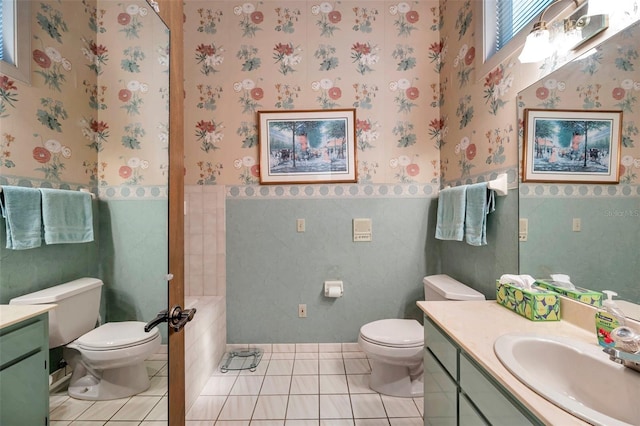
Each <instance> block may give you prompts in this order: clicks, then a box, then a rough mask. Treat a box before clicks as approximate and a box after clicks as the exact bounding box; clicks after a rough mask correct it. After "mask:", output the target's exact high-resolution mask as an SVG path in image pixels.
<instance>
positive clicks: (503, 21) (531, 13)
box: [495, 0, 554, 52]
mask: <svg viewBox="0 0 640 426" xmlns="http://www.w3.org/2000/svg"><path fill="white" fill-rule="evenodd" d="M553 1H554V0H534V1H532V0H497V1H496V17H495V18H496V21H495V22H496V41H495V43H496V44H495V52H497V51H498V50H500V49H501V48H503V47H504V46H505V45H506V44H507V43H508V42H509V40H511V39H512V38H513V36H515V35H516V34H517V33H518V31H520V30H521V29H523V28H524V27H525V26H527V25H528V24H529V23H531V21H532V20H533V19H534V18H535V17H536V16H538V15H539V14H540V13H542V11H543V10H544V8H545V7H547V6H548V5H549V4H551V3H552V2H553Z"/></svg>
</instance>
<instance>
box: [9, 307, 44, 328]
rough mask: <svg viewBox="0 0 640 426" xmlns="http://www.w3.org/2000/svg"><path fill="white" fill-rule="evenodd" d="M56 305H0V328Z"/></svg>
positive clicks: (36, 314)
mask: <svg viewBox="0 0 640 426" xmlns="http://www.w3.org/2000/svg"><path fill="white" fill-rule="evenodd" d="M55 307H56V305H0V329H2V328H5V327H8V326H10V325H13V324H16V323H19V322H20V321H24V320H26V319H29V318H32V317H35V316H38V315H40V314H42V313H44V312H49V311H50V310H51V309H53V308H55Z"/></svg>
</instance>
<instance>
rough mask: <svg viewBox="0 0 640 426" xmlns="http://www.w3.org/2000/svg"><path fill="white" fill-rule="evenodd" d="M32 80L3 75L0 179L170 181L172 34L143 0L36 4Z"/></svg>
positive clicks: (67, 183)
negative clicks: (167, 175)
mask: <svg viewBox="0 0 640 426" xmlns="http://www.w3.org/2000/svg"><path fill="white" fill-rule="evenodd" d="M31 21H32V22H31V31H32V41H31V47H32V63H31V70H32V72H31V84H30V85H29V84H25V83H24V82H21V81H16V80H14V79H12V78H11V77H9V76H6V75H0V128H1V132H0V175H1V179H2V182H3V183H4V184H20V185H31V186H42V185H46V186H49V185H50V186H54V187H62V188H75V187H78V186H79V187H93V188H95V187H98V186H100V187H110V186H131V185H141V184H145V185H166V171H167V165H168V160H167V146H168V137H167V123H168V118H167V117H168V52H167V49H168V35H167V33H166V32H165V30H164V29H163V28H162V27H161V26H159V25H158V24H159V23H160V20H159V18H158V17H157V16H155V12H154V11H153V10H152V9H151V8H150V6H149V5H148V4H147V3H146V2H145V1H135V0H134V1H129V2H115V1H113V2H111V1H109V2H98V3H96V2H95V1H91V0H78V1H69V2H58V1H42V2H33V4H32V20H31Z"/></svg>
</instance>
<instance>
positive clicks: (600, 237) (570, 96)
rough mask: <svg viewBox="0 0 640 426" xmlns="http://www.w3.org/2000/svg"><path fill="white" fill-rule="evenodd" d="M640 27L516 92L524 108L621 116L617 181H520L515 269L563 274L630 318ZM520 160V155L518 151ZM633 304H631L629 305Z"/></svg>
mask: <svg viewBox="0 0 640 426" xmlns="http://www.w3.org/2000/svg"><path fill="white" fill-rule="evenodd" d="M639 52H640V23H639V22H636V23H634V24H632V25H631V26H629V27H628V28H626V29H624V30H622V31H620V32H619V33H617V34H616V35H614V36H612V37H611V38H609V39H608V40H606V41H604V42H603V43H602V44H600V45H599V46H597V47H595V48H594V49H592V50H590V51H589V52H587V53H586V54H584V55H582V56H581V57H579V58H577V59H575V60H574V61H572V62H570V63H568V64H566V65H564V66H563V67H561V68H559V69H557V70H556V71H554V72H552V73H551V74H549V75H547V76H546V77H544V78H543V79H541V80H539V81H537V82H536V83H534V84H533V85H531V86H529V87H528V88H526V89H524V90H522V91H521V92H520V93H519V94H518V101H519V102H518V119H519V122H522V120H523V117H524V110H525V109H526V108H542V109H573V110H618V111H619V110H622V111H623V117H622V145H621V150H620V151H621V156H620V164H621V166H620V183H619V184H614V185H606V184H586V183H580V184H562V183H554V182H548V183H543V184H540V183H522V182H521V183H520V188H519V196H520V200H519V202H520V206H519V209H520V210H519V217H520V219H521V220H522V219H526V220H527V221H528V233H527V236H526V241H523V240H522V238H520V243H519V270H520V273H521V274H529V275H532V276H534V277H536V278H548V277H549V275H550V274H553V273H559V274H567V275H569V276H570V277H571V282H572V283H573V284H574V285H576V286H578V287H583V288H588V289H593V290H598V291H602V290H613V291H615V292H617V293H618V294H619V297H620V298H622V299H625V300H626V301H628V302H632V304H626V303H624V302H623V303H621V308H623V311H625V314H626V315H627V316H632V317H635V318H640V313H639V314H633V313H632V311H633V310H636V311H637V310H638V307H637V304H640V282H639V279H640V248H639V247H638V245H639V244H638V236H640V186H639V184H640V170H639V169H640V133H639V131H638V129H639V128H640V118H639V117H640V102H639V99H640V78H639V74H638V72H639V71H640V58H639V55H638V53H639ZM520 158H521V159H522V158H523V157H522V151H521V152H520ZM633 304H636V306H633Z"/></svg>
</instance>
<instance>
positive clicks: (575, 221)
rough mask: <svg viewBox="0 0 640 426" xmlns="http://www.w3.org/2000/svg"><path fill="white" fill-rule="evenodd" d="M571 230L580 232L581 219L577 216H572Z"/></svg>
mask: <svg viewBox="0 0 640 426" xmlns="http://www.w3.org/2000/svg"><path fill="white" fill-rule="evenodd" d="M572 229H573V232H580V230H581V229H582V221H581V220H580V218H579V217H574V218H573V227H572Z"/></svg>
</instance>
